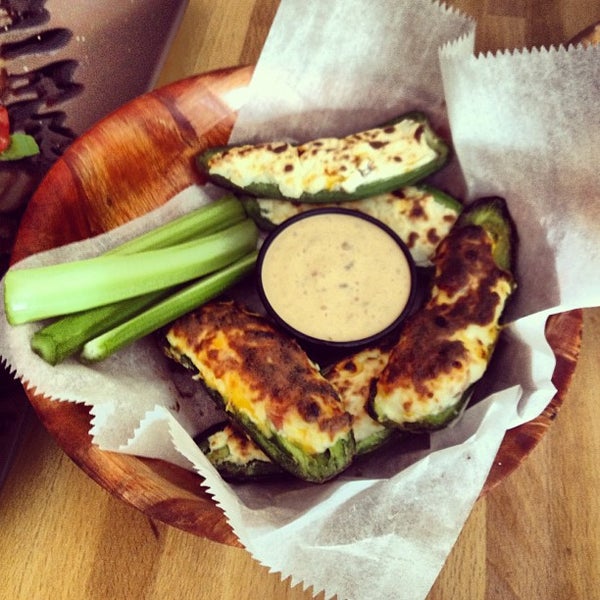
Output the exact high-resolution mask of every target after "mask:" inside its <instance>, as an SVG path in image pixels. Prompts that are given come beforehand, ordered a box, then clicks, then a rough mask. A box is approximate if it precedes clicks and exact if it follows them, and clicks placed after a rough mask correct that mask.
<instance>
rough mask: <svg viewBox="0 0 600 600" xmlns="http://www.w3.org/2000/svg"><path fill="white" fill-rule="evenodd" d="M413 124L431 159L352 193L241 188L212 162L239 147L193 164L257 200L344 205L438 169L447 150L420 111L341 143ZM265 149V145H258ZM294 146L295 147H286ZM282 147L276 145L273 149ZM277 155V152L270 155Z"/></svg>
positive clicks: (263, 185)
mask: <svg viewBox="0 0 600 600" xmlns="http://www.w3.org/2000/svg"><path fill="white" fill-rule="evenodd" d="M406 121H412V122H414V123H415V124H416V125H417V132H418V133H417V135H418V137H419V139H420V138H423V139H424V140H426V145H427V147H428V149H429V150H430V151H431V152H432V157H431V158H430V159H429V160H428V161H427V162H426V163H424V164H420V165H417V166H414V167H413V168H407V169H404V168H403V166H399V168H398V171H397V173H395V174H391V175H386V176H384V177H382V178H381V179H378V180H374V181H369V182H367V183H364V184H358V185H357V186H356V187H355V188H354V189H353V190H352V191H347V190H345V189H343V187H338V186H334V185H333V186H329V185H328V186H325V187H324V188H322V189H319V190H318V191H307V190H306V188H304V191H302V192H301V193H300V194H298V195H290V194H289V193H286V192H283V191H282V189H281V181H280V180H276V182H275V183H272V182H268V183H267V182H260V181H256V182H249V183H246V184H244V185H240V184H238V183H234V182H233V181H232V180H231V178H228V177H225V176H223V175H221V174H217V173H215V172H214V169H213V168H212V163H213V161H214V159H215V158H217V157H221V156H224V155H226V154H227V153H229V152H230V151H232V150H236V149H239V148H241V146H235V145H230V146H218V147H213V148H209V149H207V150H205V151H204V152H203V153H201V154H199V155H198V156H197V158H196V164H197V167H198V169H199V171H200V172H201V173H202V174H203V175H204V176H205V177H207V178H208V179H209V180H211V181H212V182H213V183H215V184H217V185H220V186H222V187H225V188H227V189H230V190H233V191H235V192H237V193H240V194H245V195H250V196H254V197H258V198H273V199H282V200H294V201H297V202H311V203H313V202H314V203H322V202H343V201H347V200H359V199H362V198H368V197H371V196H376V195H378V194H383V193H386V192H390V191H393V190H396V189H398V188H400V187H403V186H407V185H413V184H415V183H417V182H419V181H421V180H423V179H424V178H426V177H427V176H429V175H431V174H432V173H435V172H436V171H438V170H440V169H441V168H442V167H443V166H444V165H445V164H446V163H447V161H448V160H449V157H450V147H449V145H448V144H447V143H446V142H445V140H443V139H442V138H441V137H440V136H439V135H438V134H437V133H436V132H435V131H434V130H433V128H432V126H431V124H430V122H429V119H428V118H427V116H426V115H425V114H424V113H422V112H419V111H413V112H410V113H406V114H404V115H402V116H400V117H398V118H396V119H394V120H392V121H389V122H387V123H384V124H383V125H381V126H380V127H377V128H375V129H372V130H366V131H364V132H360V133H359V134H355V135H354V136H347V137H345V138H342V139H343V140H344V141H346V140H350V139H351V138H353V137H355V136H358V135H363V134H367V133H369V132H373V131H376V130H390V131H391V130H393V128H394V127H395V126H396V125H399V124H401V123H402V122H406ZM315 142H320V140H313V141H312V142H309V144H313V143H315ZM259 146H264V145H259ZM259 146H248V147H247V148H248V149H251V150H254V149H256V148H258V147H259ZM289 146H290V147H295V146H294V145H291V144H290V145H289ZM280 147H282V146H281V145H278V146H277V148H276V149H275V150H277V149H278V148H280ZM385 151H386V144H382V145H381V147H380V148H379V147H378V150H377V152H378V153H379V156H380V157H384V156H385ZM273 154H274V155H276V152H274V153H273ZM396 162H397V164H398V165H402V159H401V157H399V158H397V159H396Z"/></svg>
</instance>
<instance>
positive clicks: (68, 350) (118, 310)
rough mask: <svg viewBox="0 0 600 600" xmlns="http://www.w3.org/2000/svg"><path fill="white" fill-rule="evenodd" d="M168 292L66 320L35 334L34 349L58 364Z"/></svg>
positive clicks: (60, 320) (105, 307) (156, 293)
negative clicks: (89, 341)
mask: <svg viewBox="0 0 600 600" xmlns="http://www.w3.org/2000/svg"><path fill="white" fill-rule="evenodd" d="M169 293H170V290H159V291H158V292H150V293H149V294H144V295H143V296H136V297H135V298H126V299H125V300H121V301H120V302H114V303H112V304H107V305H105V306H98V307H96V308H92V309H90V310H85V311H82V312H78V313H74V314H72V315H68V316H66V317H63V318H62V319H59V320H58V321H54V322H53V323H50V324H49V325H46V326H45V327H42V329H40V330H38V331H36V332H35V333H34V334H33V336H32V338H31V349H32V350H33V351H34V352H35V353H36V354H37V355H39V356H40V357H41V358H42V359H44V360H45V361H46V362H47V363H49V364H51V365H57V364H58V363H60V362H62V361H63V360H65V358H67V357H69V356H71V355H73V354H75V353H76V352H79V351H81V349H82V348H83V345H84V344H85V343H86V342H87V341H88V340H91V339H92V338H94V337H96V336H98V335H100V334H101V333H104V332H105V331H107V330H109V329H111V328H113V327H116V326H117V325H120V324H121V323H123V322H124V321H126V320H127V319H130V318H131V317H133V316H134V315H135V314H137V313H139V312H141V311H142V310H144V309H145V308H147V307H148V306H150V305H151V304H153V303H154V302H156V301H158V300H159V299H161V298H163V297H165V296H166V295H167V294H169Z"/></svg>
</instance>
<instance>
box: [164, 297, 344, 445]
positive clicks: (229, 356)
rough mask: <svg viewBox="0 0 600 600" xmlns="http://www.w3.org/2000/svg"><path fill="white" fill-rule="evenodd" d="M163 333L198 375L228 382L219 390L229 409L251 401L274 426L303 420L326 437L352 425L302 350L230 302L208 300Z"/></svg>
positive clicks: (244, 406) (258, 411)
mask: <svg viewBox="0 0 600 600" xmlns="http://www.w3.org/2000/svg"><path fill="white" fill-rule="evenodd" d="M168 339H169V342H170V344H171V346H172V348H174V350H175V351H176V352H179V353H180V354H183V355H186V356H187V357H188V358H189V359H190V360H191V361H192V363H193V364H194V365H195V366H196V367H197V368H199V370H200V374H201V375H203V369H204V370H205V372H208V371H210V372H211V377H213V378H214V379H215V380H217V381H218V382H229V385H227V386H226V392H225V393H221V395H222V397H223V399H224V401H225V403H226V404H227V405H229V408H231V409H233V412H236V411H242V412H243V411H244V410H246V409H247V408H248V403H252V404H253V406H252V408H251V410H252V411H253V412H254V414H260V413H263V411H264V413H263V416H264V417H266V418H267V419H268V420H269V421H270V422H271V423H272V424H273V425H274V427H275V428H276V429H277V430H285V429H286V426H285V424H286V423H287V424H288V425H291V426H292V428H293V427H294V422H296V421H306V422H310V423H313V424H315V425H316V426H317V427H318V429H319V430H320V431H321V432H323V433H325V434H327V437H330V438H331V439H333V438H334V437H335V435H336V433H338V432H340V431H347V430H348V429H349V427H350V426H351V421H352V417H351V416H350V415H349V414H348V413H347V412H346V411H345V410H344V408H343V406H342V404H341V403H340V401H339V397H338V395H337V393H336V391H335V390H334V388H333V387H332V386H331V384H330V383H329V382H327V380H326V379H325V378H324V377H323V376H322V375H321V374H320V373H319V370H318V368H317V367H316V365H315V364H314V363H313V362H312V361H311V360H310V359H309V358H308V356H307V355H306V353H305V352H304V350H303V349H302V348H301V347H300V346H299V345H298V344H297V343H296V342H294V341H293V340H291V339H290V338H289V337H287V336H286V335H284V334H283V333H281V332H280V331H279V330H277V329H276V328H274V327H273V326H272V325H271V324H270V323H269V322H268V321H267V320H266V319H265V318H263V317H262V316H260V315H258V314H255V313H253V312H250V311H249V310H246V309H245V308H242V307H241V306H239V305H237V304H235V303H233V302H213V303H208V304H206V305H205V306H203V307H202V308H200V309H199V310H197V311H195V312H193V313H190V314H189V315H186V316H185V317H183V318H181V319H179V320H178V321H177V322H175V323H174V324H173V326H172V328H171V330H170V332H169V334H168ZM232 374H235V375H234V379H231V375H232ZM232 382H233V385H231V384H232ZM210 387H212V386H210ZM234 388H235V389H234ZM217 391H218V390H217Z"/></svg>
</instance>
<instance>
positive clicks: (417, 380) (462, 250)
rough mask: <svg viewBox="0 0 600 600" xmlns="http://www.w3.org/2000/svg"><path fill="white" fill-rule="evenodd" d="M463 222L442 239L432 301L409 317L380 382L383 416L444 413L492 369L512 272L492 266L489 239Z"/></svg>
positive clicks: (378, 405) (406, 418) (403, 418)
mask: <svg viewBox="0 0 600 600" xmlns="http://www.w3.org/2000/svg"><path fill="white" fill-rule="evenodd" d="M464 229H465V230H464V231H461V230H459V232H457V233H456V234H454V235H451V236H449V237H448V238H447V239H446V240H444V242H443V243H442V245H441V252H440V257H439V263H438V265H437V269H438V270H437V272H436V280H435V285H434V287H433V292H432V297H431V300H430V301H429V302H428V303H427V305H426V306H425V307H424V309H423V310H421V311H420V312H419V313H416V314H415V315H414V317H413V318H412V319H411V320H410V321H409V322H407V323H406V325H405V327H404V328H403V332H402V336H401V339H400V340H399V342H398V344H397V345H396V346H395V348H394V349H393V350H392V352H391V354H390V359H389V362H388V365H387V367H386V368H385V370H384V371H383V373H382V376H381V377H380V379H379V381H378V383H377V393H376V395H375V398H374V408H375V411H376V412H377V414H378V415H379V416H380V418H383V419H388V420H390V421H393V422H395V423H399V424H400V423H405V422H417V421H420V420H422V419H426V418H427V417H430V416H435V415H437V414H440V413H442V412H443V411H444V410H446V409H448V408H450V407H452V406H454V405H455V404H456V403H457V402H458V400H459V399H460V398H461V396H462V394H464V392H465V391H466V390H467V389H468V388H469V387H470V386H471V385H472V384H473V383H475V382H476V381H478V380H479V379H480V378H481V377H482V376H483V374H484V372H485V370H486V368H487V365H488V363H489V359H490V356H491V353H492V351H493V348H494V346H495V344H496V341H497V339H498V335H499V333H500V326H499V319H500V315H501V314H502V311H503V309H504V306H505V303H506V301H507V299H508V297H509V296H510V294H511V293H512V290H513V286H512V278H511V277H510V276H509V275H508V274H507V273H504V272H503V271H500V270H499V269H498V268H497V267H496V266H495V263H494V261H493V258H492V254H491V252H492V250H491V247H492V242H491V238H489V236H487V234H486V233H485V232H484V231H483V230H482V229H480V228H464Z"/></svg>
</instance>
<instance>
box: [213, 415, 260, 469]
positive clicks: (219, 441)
mask: <svg viewBox="0 0 600 600" xmlns="http://www.w3.org/2000/svg"><path fill="white" fill-rule="evenodd" d="M208 448H209V452H211V453H213V454H214V455H215V456H218V455H219V454H220V453H221V451H226V453H227V462H230V463H233V464H236V465H247V464H249V463H251V462H253V461H256V460H258V461H261V462H271V461H270V458H269V457H268V456H267V455H266V454H265V453H264V452H263V451H262V450H261V449H260V448H259V447H258V446H257V445H256V444H255V443H254V442H253V441H252V440H251V439H250V438H249V437H247V436H244V435H243V434H241V433H240V432H238V431H236V430H234V429H233V428H232V427H231V426H229V425H226V426H225V427H224V428H223V429H221V430H219V431H216V432H215V433H213V434H212V435H210V436H209V437H208Z"/></svg>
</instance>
